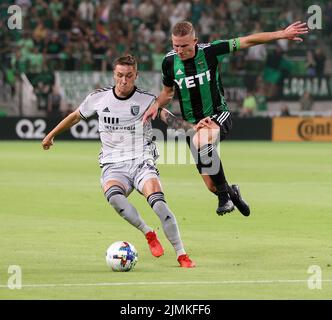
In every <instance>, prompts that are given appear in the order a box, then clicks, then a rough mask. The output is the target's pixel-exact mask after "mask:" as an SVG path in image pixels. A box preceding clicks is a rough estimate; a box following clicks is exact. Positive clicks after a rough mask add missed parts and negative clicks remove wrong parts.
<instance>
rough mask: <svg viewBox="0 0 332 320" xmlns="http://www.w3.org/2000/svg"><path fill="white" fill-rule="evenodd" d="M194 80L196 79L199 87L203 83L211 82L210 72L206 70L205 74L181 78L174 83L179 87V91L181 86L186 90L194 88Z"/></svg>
mask: <svg viewBox="0 0 332 320" xmlns="http://www.w3.org/2000/svg"><path fill="white" fill-rule="evenodd" d="M195 79H198V83H199V85H202V84H204V82H205V81H207V82H210V80H211V75H210V70H207V71H206V72H202V73H198V74H196V75H194V76H189V77H185V78H181V79H179V80H177V79H174V81H175V82H176V84H177V85H178V86H179V89H182V86H183V84H184V85H185V86H186V88H187V89H189V88H194V87H196V82H195Z"/></svg>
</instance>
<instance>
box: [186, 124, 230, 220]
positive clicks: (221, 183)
mask: <svg viewBox="0 0 332 320" xmlns="http://www.w3.org/2000/svg"><path fill="white" fill-rule="evenodd" d="M219 135H220V127H219V126H218V125H217V124H216V123H214V122H213V121H212V120H209V122H207V123H205V124H204V126H202V127H201V128H200V129H199V130H198V131H197V133H196V134H195V135H194V137H193V144H194V148H192V147H191V150H194V152H195V149H196V150H197V169H198V171H199V173H200V174H201V175H202V178H203V180H204V182H205V184H207V181H210V180H212V182H213V185H214V186H215V191H213V192H214V193H215V194H216V195H217V196H218V208H217V210H216V212H217V214H218V215H223V214H225V213H227V212H231V211H233V210H234V204H233V202H232V200H231V199H230V196H229V193H228V183H227V180H226V177H225V173H224V169H223V166H222V163H221V160H220V158H219V155H218V152H217V150H216V145H215V143H216V141H218V140H219ZM208 188H209V186H208ZM209 189H210V188H209Z"/></svg>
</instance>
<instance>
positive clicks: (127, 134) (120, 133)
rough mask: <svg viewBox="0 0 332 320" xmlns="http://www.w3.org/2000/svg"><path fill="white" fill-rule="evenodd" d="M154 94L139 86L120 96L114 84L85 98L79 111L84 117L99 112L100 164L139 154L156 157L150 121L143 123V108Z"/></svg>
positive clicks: (150, 102) (134, 157)
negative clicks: (126, 95) (123, 96)
mask: <svg viewBox="0 0 332 320" xmlns="http://www.w3.org/2000/svg"><path fill="white" fill-rule="evenodd" d="M155 98H156V97H155V96H154V95H152V94H150V93H148V92H145V91H141V90H139V89H138V88H136V87H135V90H134V91H133V93H132V94H130V96H128V97H126V98H121V97H118V96H117V95H116V94H115V90H114V87H106V88H102V89H98V90H96V91H94V92H92V93H91V94H89V95H88V96H87V97H86V98H85V100H84V101H83V102H82V104H81V105H80V106H79V111H80V114H81V117H82V118H83V119H86V118H89V117H91V116H93V115H95V114H97V115H98V119H99V134H100V140H101V143H102V146H101V152H100V156H99V162H100V165H101V166H103V165H105V164H108V163H116V162H121V161H127V160H132V159H136V158H139V157H143V159H148V158H152V159H155V158H156V157H157V150H156V145H155V143H154V142H153V141H152V125H151V121H148V122H147V123H146V124H145V125H144V126H143V121H142V118H143V114H144V112H145V111H146V109H147V108H148V107H149V106H150V105H151V104H152V103H153V102H154V101H155Z"/></svg>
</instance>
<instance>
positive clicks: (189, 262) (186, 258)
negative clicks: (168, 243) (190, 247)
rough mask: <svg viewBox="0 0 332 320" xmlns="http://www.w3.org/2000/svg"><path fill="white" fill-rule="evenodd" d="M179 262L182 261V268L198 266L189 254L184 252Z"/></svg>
mask: <svg viewBox="0 0 332 320" xmlns="http://www.w3.org/2000/svg"><path fill="white" fill-rule="evenodd" d="M178 262H179V263H180V267H181V268H194V267H196V263H195V262H194V261H192V260H190V258H189V256H188V255H187V254H182V255H181V256H179V257H178Z"/></svg>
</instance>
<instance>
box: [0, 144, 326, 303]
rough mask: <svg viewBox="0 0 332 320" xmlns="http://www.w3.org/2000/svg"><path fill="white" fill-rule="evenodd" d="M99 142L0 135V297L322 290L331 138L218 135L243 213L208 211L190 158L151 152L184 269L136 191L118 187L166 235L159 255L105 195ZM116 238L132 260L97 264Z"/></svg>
mask: <svg viewBox="0 0 332 320" xmlns="http://www.w3.org/2000/svg"><path fill="white" fill-rule="evenodd" d="M169 146H171V145H169ZM182 147H184V146H183V145H182ZM170 149H171V148H170ZM183 150H185V149H183ZM98 152H99V143H97V142H64V141H56V144H55V146H54V147H53V148H52V149H51V150H49V151H43V150H42V149H41V145H40V142H28V141H26V142H4V141H2V142H0V156H1V157H0V168H1V169H0V170H1V171H0V172H1V173H0V177H1V179H0V221H1V223H0V248H1V249H0V299H112V300H115V299H185V300H186V299H188V300H190V299H211V300H212V299H218V300H219V299H331V298H332V241H331V240H332V236H331V234H332V228H331V221H332V196H331V190H332V148H331V145H330V144H328V143H298V144H297V143H272V142H245V143H244V142H225V143H222V146H221V152H222V155H223V161H224V166H225V170H226V174H227V176H228V180H229V182H232V183H239V184H240V186H241V191H242V194H243V196H244V198H245V199H246V200H247V201H248V202H249V203H250V205H251V210H252V214H251V216H250V217H248V218H246V217H243V216H241V214H240V213H239V212H238V211H234V212H233V213H231V214H228V215H225V216H222V217H219V216H218V215H217V214H216V213H215V209H216V205H217V201H216V200H217V199H216V197H215V196H214V195H213V194H211V193H210V192H209V191H208V190H207V189H206V188H205V186H204V185H203V181H202V180H201V178H200V176H199V175H198V174H197V172H196V168H195V167H194V165H193V164H187V165H185V164H175V165H174V164H173V165H171V164H162V163H163V161H161V164H160V165H159V169H160V172H161V179H162V183H163V187H164V192H165V194H166V200H167V202H168V204H169V206H170V208H171V209H172V210H173V212H174V213H175V214H176V216H177V220H178V223H179V226H180V231H181V235H182V239H183V241H184V244H185V247H186V249H187V251H188V253H189V254H190V255H191V257H192V258H193V259H194V260H195V261H196V263H197V267H196V268H195V269H181V268H179V267H178V264H177V261H176V257H175V253H174V251H173V249H172V247H171V245H170V244H169V243H168V241H167V240H166V238H165V236H164V234H163V233H162V229H161V227H160V222H159V219H158V218H157V216H156V215H155V214H154V213H153V211H152V210H151V209H150V207H149V206H148V204H147V202H146V200H145V199H144V198H143V197H142V196H140V195H139V194H138V193H137V192H136V193H133V194H132V195H131V196H130V197H129V199H130V200H131V201H132V203H133V204H134V205H135V206H136V207H137V208H138V210H139V212H140V213H141V215H142V216H143V217H144V218H145V220H146V221H147V222H148V224H150V225H151V226H152V227H154V228H156V229H157V231H158V234H159V238H160V240H161V242H162V243H163V245H164V247H165V255H164V256H163V257H161V258H159V259H156V258H154V257H153V256H152V255H151V254H150V252H149V250H148V246H147V244H146V241H145V239H144V236H143V235H142V234H141V233H140V232H139V231H137V230H135V229H134V228H133V227H132V226H130V225H129V224H128V223H127V222H126V221H124V220H123V219H122V218H120V217H119V216H118V214H117V213H116V212H115V211H114V210H113V209H112V208H111V207H110V206H109V205H108V204H107V202H106V201H105V199H104V196H103V194H102V192H101V189H100V185H99V175H100V169H99V167H98V163H97V156H98ZM181 152H183V151H181V150H180V153H181ZM161 160H162V159H161ZM164 162H165V161H164ZM117 240H126V241H129V242H131V243H133V244H134V245H135V247H136V248H137V250H138V253H139V261H138V263H137V265H136V267H135V269H134V270H133V271H131V272H127V273H115V272H112V271H110V270H109V269H108V268H107V266H106V263H105V251H106V249H107V247H108V246H109V245H110V244H111V243H112V242H114V241H117ZM12 265H17V266H19V267H20V268H21V271H22V275H21V279H22V288H21V289H10V288H8V283H9V282H10V281H11V279H13V278H11V277H12V276H14V275H15V274H14V273H10V270H9V268H10V266H12ZM313 265H315V266H318V267H319V268H318V269H317V268H316V269H315V270H316V272H315V273H309V272H308V270H309V268H310V266H313ZM318 271H321V273H319V272H318ZM320 276H321V277H320ZM319 279H321V280H322V281H321V282H319ZM320 284H321V288H320Z"/></svg>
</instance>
